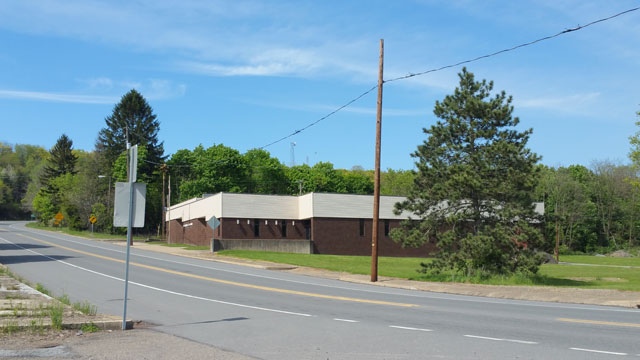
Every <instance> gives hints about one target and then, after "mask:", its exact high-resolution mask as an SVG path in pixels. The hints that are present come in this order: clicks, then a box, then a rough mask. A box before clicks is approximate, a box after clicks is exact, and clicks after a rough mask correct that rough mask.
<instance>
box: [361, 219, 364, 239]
mask: <svg viewBox="0 0 640 360" xmlns="http://www.w3.org/2000/svg"><path fill="white" fill-rule="evenodd" d="M360 236H364V219H360Z"/></svg>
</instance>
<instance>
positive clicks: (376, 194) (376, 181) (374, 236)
mask: <svg viewBox="0 0 640 360" xmlns="http://www.w3.org/2000/svg"><path fill="white" fill-rule="evenodd" d="M383 65H384V39H380V65H379V69H378V109H377V115H376V165H375V173H374V177H373V223H372V224H371V228H372V231H371V282H376V281H378V222H379V218H380V133H381V131H382V84H383V83H384V80H383V79H382V69H383Z"/></svg>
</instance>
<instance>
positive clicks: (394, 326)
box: [389, 325, 433, 331]
mask: <svg viewBox="0 0 640 360" xmlns="http://www.w3.org/2000/svg"><path fill="white" fill-rule="evenodd" d="M389 327H390V328H394V329H403V330H414V331H433V330H431V329H421V328H414V327H407V326H396V325H389Z"/></svg>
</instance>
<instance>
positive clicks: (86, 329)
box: [80, 322, 100, 333]
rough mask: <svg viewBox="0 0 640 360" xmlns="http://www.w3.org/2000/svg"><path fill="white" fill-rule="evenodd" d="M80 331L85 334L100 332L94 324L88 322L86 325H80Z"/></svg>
mask: <svg viewBox="0 0 640 360" xmlns="http://www.w3.org/2000/svg"><path fill="white" fill-rule="evenodd" d="M80 330H82V332H86V333H94V332H97V331H100V328H99V327H97V326H96V324H94V323H93V322H90V323H88V324H82V326H81V327H80Z"/></svg>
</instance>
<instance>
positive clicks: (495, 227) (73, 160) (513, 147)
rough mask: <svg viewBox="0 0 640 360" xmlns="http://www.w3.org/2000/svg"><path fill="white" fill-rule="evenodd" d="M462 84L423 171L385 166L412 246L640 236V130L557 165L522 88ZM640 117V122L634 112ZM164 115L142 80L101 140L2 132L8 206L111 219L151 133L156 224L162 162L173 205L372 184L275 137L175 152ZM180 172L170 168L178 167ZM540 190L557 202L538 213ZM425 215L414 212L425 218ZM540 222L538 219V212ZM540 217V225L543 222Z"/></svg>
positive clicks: (620, 241)
mask: <svg viewBox="0 0 640 360" xmlns="http://www.w3.org/2000/svg"><path fill="white" fill-rule="evenodd" d="M459 77H460V84H459V86H458V87H457V88H456V89H455V91H454V93H453V94H451V95H448V96H446V97H445V98H444V99H443V100H442V101H437V102H436V104H435V107H434V114H435V116H436V117H437V118H438V119H439V120H438V121H437V122H436V123H435V124H434V125H432V126H431V127H430V128H425V129H423V130H424V133H425V134H426V135H427V139H426V140H425V141H424V142H423V143H422V144H421V145H419V146H418V148H417V150H416V151H415V152H414V153H413V154H412V156H413V157H414V159H415V160H416V161H415V164H416V169H415V170H397V171H396V170H392V169H387V171H384V172H382V174H381V194H383V195H400V196H406V197H407V200H406V201H404V202H402V203H399V204H398V205H397V211H402V210H408V211H410V212H411V213H413V214H415V215H416V216H417V218H418V219H417V220H420V221H418V222H416V221H408V222H406V223H405V224H404V226H403V227H401V228H399V229H396V230H394V231H393V232H392V237H393V238H394V240H396V241H398V242H400V243H401V244H402V245H403V246H419V245H421V244H424V243H425V242H428V241H434V242H436V243H437V245H438V248H439V253H438V256H439V258H438V260H437V261H435V262H434V263H433V264H435V265H432V268H439V269H445V268H449V269H455V270H457V271H465V272H469V271H470V270H473V271H476V270H480V271H489V272H496V273H505V272H507V273H508V272H514V271H520V270H522V269H524V270H525V271H530V272H535V270H537V266H538V265H539V262H540V257H539V256H538V255H536V252H537V251H540V250H543V251H547V252H551V251H553V247H554V245H555V240H556V239H558V240H559V242H560V245H561V251H563V252H607V251H609V250H612V249H619V248H625V247H633V246H637V245H638V243H639V240H638V238H639V236H638V234H639V233H640V229H639V228H638V226H639V225H640V216H639V214H638V210H639V203H640V202H639V199H640V195H639V194H638V190H639V188H640V179H639V177H638V166H640V132H639V133H636V134H634V135H632V136H631V137H630V145H631V151H630V155H629V157H630V160H631V161H630V163H629V164H615V163H612V162H610V161H599V162H594V163H593V164H592V166H591V167H590V168H587V167H585V166H582V165H572V166H568V167H558V168H553V167H547V166H544V165H542V164H539V160H540V157H539V156H538V155H536V154H535V153H533V152H531V151H530V150H529V149H528V148H527V146H526V145H527V141H528V139H529V136H530V135H531V133H532V129H528V130H524V131H518V130H516V129H515V127H516V126H517V125H518V123H519V119H518V118H517V117H513V116H512V112H513V106H512V105H511V97H510V96H507V95H506V94H505V92H504V91H502V92H499V93H497V94H494V95H493V96H492V94H493V83H492V82H487V81H486V80H482V81H477V80H476V79H475V78H474V76H473V74H472V73H470V72H467V70H466V69H463V71H462V72H461V73H460V74H459ZM636 124H637V125H638V126H640V122H637V123H636ZM159 129H160V122H159V121H158V119H157V116H156V115H155V114H154V113H153V109H152V108H151V107H150V106H149V104H148V103H147V101H146V99H144V97H143V96H142V94H140V93H138V92H137V91H136V90H131V91H130V92H128V93H127V94H125V95H124V96H123V97H122V99H121V101H120V102H119V103H118V104H116V105H115V106H114V108H113V111H112V113H111V114H109V115H108V116H107V117H106V118H105V126H104V128H102V129H101V130H100V132H99V133H98V135H97V140H96V144H95V149H94V150H92V151H82V150H76V149H73V142H72V139H70V138H68V137H67V136H66V135H64V134H62V135H61V136H60V138H59V139H58V141H57V142H56V144H55V145H54V146H53V147H52V148H51V149H49V151H47V150H45V149H43V148H41V147H39V146H33V145H14V146H10V145H8V144H1V143H0V219H17V218H25V217H29V216H34V217H35V218H36V219H37V220H39V221H40V222H42V223H43V224H46V225H51V224H53V223H55V220H54V216H55V214H57V213H58V212H61V213H62V214H63V215H64V217H65V219H64V221H63V225H67V226H70V227H72V228H76V229H84V228H87V227H88V225H89V223H88V218H89V217H90V215H95V216H96V217H97V218H98V223H97V224H96V229H97V230H99V231H118V230H115V229H112V228H111V223H112V213H113V210H112V209H113V192H114V185H115V182H117V181H125V179H126V173H127V171H126V152H125V149H126V144H127V141H129V142H130V143H131V144H137V145H138V146H139V152H138V181H139V182H145V183H146V184H147V202H146V203H147V209H146V219H145V224H146V225H145V229H144V231H146V232H147V233H155V232H156V231H158V229H159V225H160V222H161V213H162V194H163V191H162V190H163V189H162V184H163V176H162V175H163V173H162V170H161V169H162V167H163V166H166V169H168V172H167V174H166V175H169V177H170V181H167V182H168V185H167V186H168V187H167V188H166V189H165V190H167V191H168V192H170V193H171V204H176V203H178V202H181V201H184V200H187V199H190V198H193V197H200V196H202V195H204V194H207V193H217V192H240V193H255V194H289V195H295V194H299V193H307V192H334V193H353V194H371V193H373V180H372V179H373V171H372V170H365V169H363V168H362V167H360V166H354V167H353V168H351V169H349V170H346V169H336V168H334V166H333V164H331V163H330V162H319V163H316V164H314V165H313V166H310V165H308V164H303V165H298V166H286V165H284V164H283V163H281V162H280V161H279V160H278V159H277V158H274V157H272V156H271V154H270V153H269V152H268V151H266V150H263V149H251V150H248V151H246V152H244V153H241V152H240V151H238V150H236V149H233V148H231V147H228V146H225V145H223V144H213V145H211V146H209V147H205V146H203V145H199V146H197V147H195V148H194V149H181V150H178V151H176V152H175V153H174V154H171V155H166V154H165V152H164V144H163V142H162V141H160V140H159V139H158V131H159ZM166 180H168V179H166ZM534 201H543V202H544V203H545V212H544V215H543V216H542V217H537V215H536V214H534V212H533V209H532V206H531V205H532V203H533V202H534ZM414 220H415V219H414ZM535 224H537V225H535ZM533 225H535V226H533Z"/></svg>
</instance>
